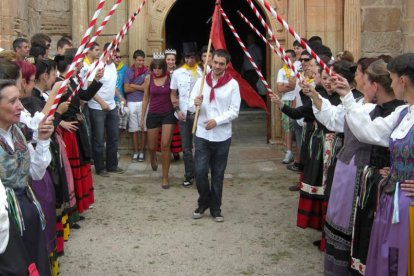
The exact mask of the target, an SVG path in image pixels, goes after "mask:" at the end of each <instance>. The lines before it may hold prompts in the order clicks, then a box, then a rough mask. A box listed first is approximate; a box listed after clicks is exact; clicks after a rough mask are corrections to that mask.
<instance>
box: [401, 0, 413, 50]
mask: <svg viewBox="0 0 414 276" xmlns="http://www.w3.org/2000/svg"><path fill="white" fill-rule="evenodd" d="M402 10H403V16H402V17H403V18H402V33H403V43H404V45H403V49H402V50H403V53H407V52H413V49H414V1H412V0H405V1H404V3H403V9H402Z"/></svg>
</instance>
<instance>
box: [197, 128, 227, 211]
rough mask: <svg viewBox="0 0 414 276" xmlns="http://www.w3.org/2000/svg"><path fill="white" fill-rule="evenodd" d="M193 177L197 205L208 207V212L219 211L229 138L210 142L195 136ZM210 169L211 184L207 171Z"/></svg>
mask: <svg viewBox="0 0 414 276" xmlns="http://www.w3.org/2000/svg"><path fill="white" fill-rule="evenodd" d="M194 144H195V157H194V161H195V162H194V163H195V177H196V183H197V190H198V194H199V198H198V206H199V207H206V208H207V207H208V208H210V212H215V211H219V212H220V211H221V209H220V207H221V198H222V194H223V179H224V171H225V170H226V167H227V159H228V156H229V150H230V144H231V138H229V139H227V140H225V141H222V142H210V141H208V140H206V139H203V138H200V137H197V136H195V137H194ZM210 169H211V185H210V184H209V180H208V173H209V170H210Z"/></svg>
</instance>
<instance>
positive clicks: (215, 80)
mask: <svg viewBox="0 0 414 276" xmlns="http://www.w3.org/2000/svg"><path fill="white" fill-rule="evenodd" d="M229 62H230V54H229V53H228V52H227V51H226V50H223V49H220V50H217V51H215V52H214V53H213V62H212V71H211V72H210V73H209V74H207V76H206V80H205V84H204V86H203V90H202V95H201V96H199V95H198V94H199V90H200V86H201V82H202V80H201V79H200V80H198V81H197V82H196V84H195V85H194V88H193V90H192V92H191V100H190V106H189V108H192V107H194V106H197V107H199V108H200V114H199V118H198V121H197V131H196V134H195V137H194V144H195V157H194V163H195V177H196V183H197V190H198V194H199V198H198V208H197V209H196V210H195V211H194V213H193V218H194V219H199V218H201V217H203V214H204V212H205V211H206V210H207V209H208V208H210V214H211V216H212V217H213V218H214V220H215V221H216V222H222V221H224V218H223V216H222V215H221V209H220V207H221V198H222V192H223V179H224V172H225V170H226V166H227V159H228V155H229V150H230V144H231V136H232V129H231V126H232V124H231V121H233V120H234V119H236V118H237V117H238V116H239V109H240V102H241V98H240V89H239V84H238V82H237V81H236V80H234V79H233V78H232V77H231V75H230V74H229V73H226V72H225V71H226V68H227V67H228V65H229ZM210 169H211V185H210V183H209V178H208V174H209V170H210Z"/></svg>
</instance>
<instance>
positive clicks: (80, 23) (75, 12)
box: [72, 0, 89, 45]
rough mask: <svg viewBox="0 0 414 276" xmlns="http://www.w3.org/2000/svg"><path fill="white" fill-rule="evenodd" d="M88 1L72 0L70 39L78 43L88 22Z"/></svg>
mask: <svg viewBox="0 0 414 276" xmlns="http://www.w3.org/2000/svg"><path fill="white" fill-rule="evenodd" d="M88 2H89V1H85V0H72V39H73V42H74V44H75V45H79V43H80V42H81V40H82V37H83V35H84V34H85V32H86V29H87V28H88V24H89V16H88V9H89V6H88Z"/></svg>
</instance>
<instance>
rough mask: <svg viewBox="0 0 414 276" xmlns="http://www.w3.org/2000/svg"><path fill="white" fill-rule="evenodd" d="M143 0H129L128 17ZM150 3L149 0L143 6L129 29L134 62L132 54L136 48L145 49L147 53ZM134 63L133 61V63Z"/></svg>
mask: <svg viewBox="0 0 414 276" xmlns="http://www.w3.org/2000/svg"><path fill="white" fill-rule="evenodd" d="M141 3H142V0H129V1H128V12H127V17H128V19H129V18H130V17H131V15H132V14H133V13H134V12H136V11H137V10H138V7H139V6H140V5H141ZM149 5H150V2H149V1H147V3H146V4H145V6H144V7H143V8H142V10H141V12H140V13H139V15H138V16H137V18H136V20H135V21H134V23H133V24H132V26H131V27H130V29H129V31H128V36H129V46H128V48H129V57H130V58H129V61H130V63H131V62H132V56H133V54H134V51H135V50H138V49H140V50H143V51H144V52H145V54H147V55H148V54H149V53H147V49H146V46H147V39H146V37H147V35H146V32H147V17H148V7H149ZM131 64H132V63H131Z"/></svg>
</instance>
